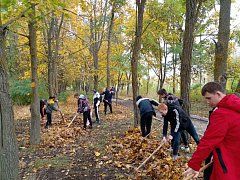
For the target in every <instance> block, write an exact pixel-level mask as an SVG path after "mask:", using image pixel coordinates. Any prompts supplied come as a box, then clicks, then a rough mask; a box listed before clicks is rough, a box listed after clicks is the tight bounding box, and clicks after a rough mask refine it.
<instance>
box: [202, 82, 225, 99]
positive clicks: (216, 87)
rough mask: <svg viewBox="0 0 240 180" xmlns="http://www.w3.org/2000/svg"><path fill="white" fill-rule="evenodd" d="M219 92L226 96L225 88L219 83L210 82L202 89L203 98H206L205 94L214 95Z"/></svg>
mask: <svg viewBox="0 0 240 180" xmlns="http://www.w3.org/2000/svg"><path fill="white" fill-rule="evenodd" d="M217 91H220V92H222V93H224V94H225V90H224V89H223V87H222V86H221V84H219V83H217V82H208V83H207V84H205V85H204V86H203V88H202V96H205V94H206V93H207V92H208V93H211V94H214V93H216V92H217Z"/></svg>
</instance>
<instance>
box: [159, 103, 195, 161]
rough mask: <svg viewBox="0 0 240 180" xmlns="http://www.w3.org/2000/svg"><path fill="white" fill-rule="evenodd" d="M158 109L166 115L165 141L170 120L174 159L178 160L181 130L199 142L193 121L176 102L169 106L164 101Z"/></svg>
mask: <svg viewBox="0 0 240 180" xmlns="http://www.w3.org/2000/svg"><path fill="white" fill-rule="evenodd" d="M158 110H159V112H160V113H161V114H162V116H163V117H164V124H163V140H164V141H166V137H167V130H168V122H170V126H171V136H172V142H171V143H172V149H173V159H174V160H176V159H177V158H178V149H179V144H180V137H181V132H182V131H184V130H186V131H187V132H188V133H189V134H190V135H191V136H192V137H193V139H194V141H195V142H196V143H197V144H198V143H199V137H198V134H197V132H196V130H195V128H194V126H193V124H192V121H191V120H190V118H189V117H188V115H187V114H186V113H185V112H184V111H183V109H182V108H181V107H179V106H177V105H176V104H168V106H167V105H166V104H164V103H162V104H160V105H159V109H158Z"/></svg>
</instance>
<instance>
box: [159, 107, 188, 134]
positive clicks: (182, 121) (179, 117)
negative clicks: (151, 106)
mask: <svg viewBox="0 0 240 180" xmlns="http://www.w3.org/2000/svg"><path fill="white" fill-rule="evenodd" d="M190 121H191V120H190V118H189V117H188V115H187V114H186V113H185V112H184V110H183V109H182V108H181V107H179V106H178V105H176V104H174V103H173V104H168V112H167V114H166V116H164V124H163V136H166V135H167V129H168V122H170V126H171V129H172V130H173V131H174V132H178V131H179V130H184V129H186V128H187V127H188V126H189V122H190Z"/></svg>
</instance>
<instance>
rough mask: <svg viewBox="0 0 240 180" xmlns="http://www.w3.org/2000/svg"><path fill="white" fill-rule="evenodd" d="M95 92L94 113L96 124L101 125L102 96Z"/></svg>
mask: <svg viewBox="0 0 240 180" xmlns="http://www.w3.org/2000/svg"><path fill="white" fill-rule="evenodd" d="M93 92H94V95H93V108H94V112H95V117H96V122H97V123H100V118H99V106H100V102H101V101H100V99H101V95H100V94H99V92H97V91H96V90H93Z"/></svg>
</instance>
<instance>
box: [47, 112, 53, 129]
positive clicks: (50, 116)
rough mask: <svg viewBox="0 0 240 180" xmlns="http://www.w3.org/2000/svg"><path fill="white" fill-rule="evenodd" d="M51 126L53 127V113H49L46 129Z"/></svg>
mask: <svg viewBox="0 0 240 180" xmlns="http://www.w3.org/2000/svg"><path fill="white" fill-rule="evenodd" d="M49 125H52V113H47V122H46V127H48V126H49Z"/></svg>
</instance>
